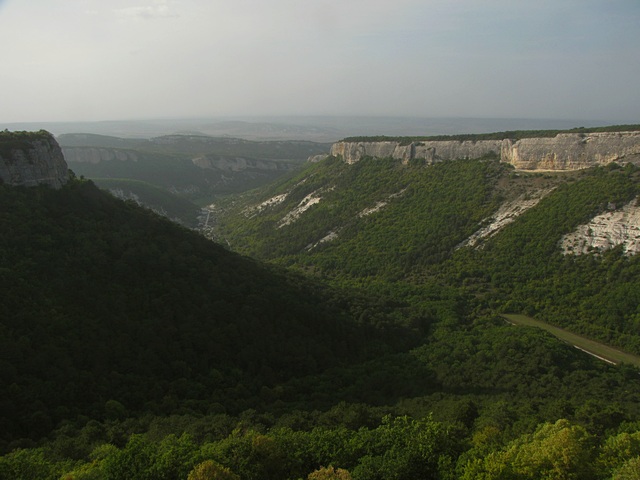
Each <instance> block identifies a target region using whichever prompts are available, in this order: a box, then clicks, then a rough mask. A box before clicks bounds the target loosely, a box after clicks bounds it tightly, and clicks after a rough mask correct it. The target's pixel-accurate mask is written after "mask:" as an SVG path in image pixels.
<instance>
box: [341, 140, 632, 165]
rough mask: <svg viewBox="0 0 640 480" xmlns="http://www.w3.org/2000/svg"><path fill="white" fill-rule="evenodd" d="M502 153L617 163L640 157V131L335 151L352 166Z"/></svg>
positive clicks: (532, 161) (531, 160) (352, 146)
mask: <svg viewBox="0 0 640 480" xmlns="http://www.w3.org/2000/svg"><path fill="white" fill-rule="evenodd" d="M487 154H495V155H499V156H500V158H501V160H502V161H503V162H507V163H510V164H512V165H513V166H514V167H515V168H517V169H521V170H579V169H582V168H589V167H593V166H596V165H604V164H607V163H611V162H614V161H625V162H627V161H631V162H639V161H640V132H611V133H609V132H607V133H588V134H579V133H562V134H558V135H557V136H555V137H551V138H524V139H521V140H516V141H514V140H510V139H505V140H478V141H471V140H465V141H458V140H443V141H424V142H412V143H410V144H408V145H401V144H400V143H399V142H338V143H335V144H334V145H333V146H332V147H331V155H333V156H336V157H337V156H340V157H342V158H343V160H344V161H345V162H347V163H349V164H351V163H355V162H357V161H359V160H360V159H361V158H363V157H365V156H370V157H378V158H386V157H391V158H395V159H397V160H401V161H403V162H405V163H406V162H408V161H410V160H414V159H421V160H424V161H425V162H426V163H428V164H432V163H435V162H442V161H446V160H457V159H463V158H480V157H482V156H484V155H487Z"/></svg>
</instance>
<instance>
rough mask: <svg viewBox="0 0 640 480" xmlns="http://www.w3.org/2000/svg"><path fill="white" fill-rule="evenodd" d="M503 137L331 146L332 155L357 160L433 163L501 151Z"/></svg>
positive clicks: (338, 144)
mask: <svg viewBox="0 0 640 480" xmlns="http://www.w3.org/2000/svg"><path fill="white" fill-rule="evenodd" d="M501 146H502V140H478V141H472V140H464V141H458V140H441V141H438V140H435V141H422V142H411V143H408V144H403V143H400V142H338V143H334V144H333V146H332V147H331V155H333V156H334V157H342V159H343V160H344V161H345V162H347V163H349V164H352V163H355V162H357V161H359V160H360V159H362V158H364V157H376V158H388V157H391V158H395V159H397V160H402V161H403V162H405V163H407V162H409V161H411V160H414V159H420V160H425V161H426V163H429V164H432V163H436V162H441V161H444V160H458V159H462V158H480V157H483V156H485V155H487V154H496V155H499V154H500V149H501Z"/></svg>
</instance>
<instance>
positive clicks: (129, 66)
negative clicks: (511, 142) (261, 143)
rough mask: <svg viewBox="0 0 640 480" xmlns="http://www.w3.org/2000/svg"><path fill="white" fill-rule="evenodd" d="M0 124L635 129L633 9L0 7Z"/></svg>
mask: <svg viewBox="0 0 640 480" xmlns="http://www.w3.org/2000/svg"><path fill="white" fill-rule="evenodd" d="M0 44H1V45H2V50H1V53H0V58H1V62H0V122H27V121H78V120H91V121H93V120H121V119H148V118H157V117H161V118H180V117H215V116H244V115H375V116H384V115H393V116H418V117H437V116H440V117H441V116H447V117H514V118H561V119H598V120H607V121H611V122H615V123H630V122H635V123H640V0H599V1H596V0H527V1H521V0H109V1H105V0H0Z"/></svg>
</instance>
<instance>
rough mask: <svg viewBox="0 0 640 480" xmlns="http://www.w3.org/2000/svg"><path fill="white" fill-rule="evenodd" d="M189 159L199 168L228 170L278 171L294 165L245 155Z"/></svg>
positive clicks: (288, 168)
mask: <svg viewBox="0 0 640 480" xmlns="http://www.w3.org/2000/svg"><path fill="white" fill-rule="evenodd" d="M191 161H192V162H193V164H194V165H195V166H197V167H200V168H208V169H213V170H222V171H228V172H241V171H243V170H269V171H279V170H291V169H293V168H294V167H295V164H294V163H291V162H285V161H277V160H265V159H256V158H245V157H224V156H219V155H205V156H201V157H196V158H193V159H192V160H191Z"/></svg>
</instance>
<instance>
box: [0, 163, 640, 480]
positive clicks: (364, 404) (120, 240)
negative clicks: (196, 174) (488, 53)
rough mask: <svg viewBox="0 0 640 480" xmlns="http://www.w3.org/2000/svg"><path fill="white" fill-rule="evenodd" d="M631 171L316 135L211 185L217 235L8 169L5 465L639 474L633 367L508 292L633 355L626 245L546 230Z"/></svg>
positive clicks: (193, 475) (638, 174)
mask: <svg viewBox="0 0 640 480" xmlns="http://www.w3.org/2000/svg"><path fill="white" fill-rule="evenodd" d="M639 183H640V170H638V169H637V168H636V167H634V166H633V165H627V166H625V167H620V166H617V165H612V166H609V167H601V168H595V169H592V170H588V171H582V172H574V173H562V174H551V173H544V174H523V173H519V172H515V171H514V170H513V169H512V168H511V167H510V166H508V165H505V164H502V163H500V162H499V161H498V160H497V159H495V158H492V157H487V158H483V159H477V160H461V161H456V162H443V163H440V164H436V165H434V166H430V167H426V166H425V165H422V164H421V163H420V162H415V163H413V164H409V165H402V164H401V163H400V162H396V161H392V160H389V159H363V160H361V161H360V162H358V163H356V164H354V165H347V164H345V163H343V162H341V161H339V160H338V159H335V158H331V157H329V158H327V159H326V160H325V161H323V162H319V163H316V164H310V165H308V166H306V167H305V168H304V169H302V170H300V171H299V172H296V173H295V174H293V175H290V176H288V177H286V178H282V179H280V180H278V182H276V183H275V184H273V185H271V186H269V187H266V188H262V189H261V190H256V191H252V192H247V193H244V194H242V195H237V196H233V197H228V198H224V199H221V200H220V201H219V202H218V206H219V212H220V216H219V218H217V219H216V220H217V222H218V230H217V231H216V235H217V237H216V238H217V240H218V241H219V242H220V243H219V244H217V243H214V242H211V241H210V240H207V239H205V238H203V237H202V236H201V235H199V234H198V233H196V232H193V231H190V230H188V229H186V228H183V227H180V226H178V225H176V224H174V223H171V222H170V221H168V220H166V219H164V218H162V217H159V216H158V215H156V214H154V213H153V212H151V211H149V210H146V209H143V208H140V207H139V206H138V205H136V204H135V203H134V202H131V201H128V202H123V201H120V200H117V199H115V198H113V197H111V196H109V195H108V194H106V193H105V192H102V191H100V190H99V189H98V188H97V187H96V186H95V185H94V184H93V183H92V182H90V181H85V180H73V181H71V182H70V184H69V185H67V186H65V187H63V188H62V189H60V190H52V189H49V188H45V187H38V188H18V187H11V186H6V185H2V186H0V227H1V228H2V232H3V234H2V235H1V236H0V289H1V290H0V291H1V292H2V296H1V297H0V319H1V321H0V330H1V332H2V335H0V389H1V391H3V392H4V394H3V395H2V396H0V406H1V409H2V412H3V413H2V416H1V417H0V422H1V424H0V454H1V455H2V456H0V479H5V478H6V479H19V478H39V479H56V480H57V479H62V478H64V479H77V480H80V479H85V480H89V479H124V478H127V479H191V480H196V479H222V478H226V479H238V478H240V479H264V478H274V479H292V480H294V479H305V478H309V479H329V478H342V479H347V478H353V479H423V478H438V479H457V478H464V479H476V478H484V479H507V478H509V479H510V478H520V479H528V478H530V479H540V478H548V479H558V478H580V479H609V478H616V479H623V478H635V477H634V476H633V475H637V472H638V469H640V377H639V376H638V372H637V370H636V369H635V368H633V367H631V366H628V365H618V366H613V365H609V364H607V363H604V362H601V361H599V360H597V359H595V358H593V357H591V356H589V355H586V354H585V353H583V352H580V351H578V350H577V349H575V348H573V347H571V346H570V345H567V344H565V343H562V342H560V341H559V340H557V339H556V338H555V337H553V336H552V335H551V334H549V333H547V332H545V331H542V330H540V329H536V328H531V327H515V326H512V325H509V324H507V323H506V322H505V321H504V320H503V319H502V318H501V317H500V316H499V315H498V314H499V313H500V312H519V313H528V314H530V315H535V316H536V318H541V319H545V320H546V321H548V322H550V323H555V324H558V325H561V326H563V327H565V328H569V329H571V330H572V331H576V332H579V333H583V334H585V335H588V336H590V337H592V338H597V339H600V340H602V341H606V342H608V343H611V344H615V345H618V346H621V347H624V348H625V349H627V350H629V351H633V352H636V353H640V346H639V345H638V340H637V339H638V333H640V332H638V331H637V330H636V329H637V328H638V327H637V325H638V317H637V316H638V313H637V312H638V305H640V302H639V300H640V299H638V298H637V295H638V294H637V292H636V291H637V288H636V287H637V285H638V280H639V278H638V273H637V272H639V270H638V265H637V262H638V260H637V259H636V257H632V256H625V255H623V252H622V251H621V249H619V248H618V249H614V250H611V251H608V252H606V253H601V254H598V253H597V252H596V253H593V254H590V255H584V256H577V255H568V256H563V255H562V253H561V250H560V249H559V247H558V243H559V241H560V239H561V237H562V235H563V234H565V233H568V232H571V231H573V230H574V229H575V227H576V226H577V225H579V224H581V223H584V222H585V221H587V220H589V219H590V218H592V217H593V216H594V215H595V214H598V213H600V212H602V211H606V210H607V209H610V208H614V207H613V206H615V205H617V206H620V205H623V204H624V203H625V202H628V201H629V200H631V199H632V198H634V197H635V196H636V195H637V194H638V188H639ZM541 189H542V190H551V189H553V190H552V191H551V193H549V194H548V195H546V196H545V197H544V198H543V199H542V200H541V201H540V202H539V203H538V204H537V205H536V206H535V207H533V208H531V209H530V210H528V211H526V212H525V213H523V214H522V215H520V216H519V217H518V219H517V220H516V221H514V222H513V223H512V224H510V225H507V226H506V227H504V228H503V229H502V230H501V231H500V232H499V233H497V234H496V235H494V236H492V237H490V238H488V239H485V240H484V242H483V243H482V248H469V247H464V246H463V245H464V243H463V242H464V241H465V239H467V238H468V237H469V236H470V235H471V234H473V233H474V232H475V231H477V230H478V229H479V228H480V227H481V226H483V225H485V224H486V223H487V219H488V218H490V217H491V215H492V214H493V213H494V212H495V211H496V210H497V208H498V207H499V206H500V205H502V204H503V203H504V202H506V201H510V200H513V199H515V198H518V197H520V196H527V195H533V194H534V193H535V192H536V191H539V190H541ZM294 211H297V213H296V214H293V213H292V212H294ZM221 245H225V247H222V246H221ZM231 249H232V250H236V251H237V252H239V253H234V252H231V251H230V250H231ZM243 255H244V256H243ZM252 257H253V258H252ZM262 262H267V263H262Z"/></svg>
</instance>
